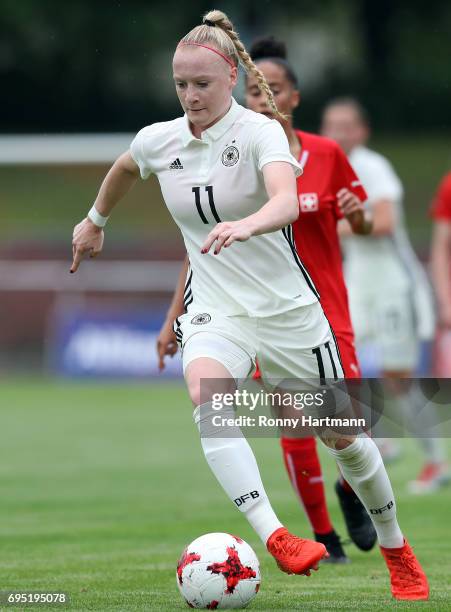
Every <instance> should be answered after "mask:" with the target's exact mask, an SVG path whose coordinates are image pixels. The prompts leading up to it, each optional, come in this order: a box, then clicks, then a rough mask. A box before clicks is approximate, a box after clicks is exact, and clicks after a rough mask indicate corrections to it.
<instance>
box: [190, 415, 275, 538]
mask: <svg viewBox="0 0 451 612" xmlns="http://www.w3.org/2000/svg"><path fill="white" fill-rule="evenodd" d="M193 416H194V421H195V423H196V424H197V426H198V428H199V431H200V435H201V443H202V448H203V451H204V454H205V458H206V460H207V462H208V465H209V466H210V468H211V471H212V472H213V474H214V475H215V476H216V478H217V480H218V482H219V484H220V485H221V486H222V488H223V489H224V491H225V492H226V494H227V496H228V497H229V499H231V500H232V501H233V502H234V503H235V505H236V506H237V507H238V508H239V510H241V512H243V513H244V514H245V516H246V518H247V520H248V521H249V523H250V524H251V526H252V527H253V529H254V530H255V531H256V532H257V534H258V535H259V537H260V538H261V540H262V542H263V544H265V545H266V542H267V540H268V538H269V536H270V535H271V534H272V533H273V532H274V531H275V530H276V529H278V528H279V527H282V523H281V522H280V521H279V519H278V518H277V516H276V514H275V512H274V510H273V509H272V507H271V504H270V502H269V499H268V497H267V495H266V491H265V489H264V487H263V483H262V480H261V477H260V472H259V469H258V465H257V461H256V460H255V456H254V453H253V452H252V449H251V447H250V446H249V443H248V441H247V440H246V438H245V437H244V436H243V434H242V432H241V430H240V428H239V427H236V426H228V425H214V424H213V423H214V422H213V421H212V418H213V417H220V418H221V419H222V418H234V411H233V409H232V408H230V409H229V410H227V409H226V408H225V407H223V408H222V409H221V410H220V411H215V410H213V409H212V407H211V403H206V404H202V405H201V406H198V407H197V408H196V409H195V410H194V414H193Z"/></svg>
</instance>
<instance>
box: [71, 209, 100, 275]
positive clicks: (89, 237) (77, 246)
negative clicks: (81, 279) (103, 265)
mask: <svg viewBox="0 0 451 612" xmlns="http://www.w3.org/2000/svg"><path fill="white" fill-rule="evenodd" d="M103 240H104V233H103V229H102V228H101V227H98V226H97V225H94V223H93V222H92V221H91V220H90V219H88V218H87V217H86V219H83V221H82V222H81V223H79V224H78V225H76V226H75V228H74V233H73V237H72V255H73V261H72V266H71V268H70V271H71V273H73V272H76V271H77V270H78V267H79V265H80V263H81V260H82V259H83V257H84V256H85V255H86V254H87V253H89V256H90V257H97V255H98V254H99V253H100V252H101V250H102V247H103Z"/></svg>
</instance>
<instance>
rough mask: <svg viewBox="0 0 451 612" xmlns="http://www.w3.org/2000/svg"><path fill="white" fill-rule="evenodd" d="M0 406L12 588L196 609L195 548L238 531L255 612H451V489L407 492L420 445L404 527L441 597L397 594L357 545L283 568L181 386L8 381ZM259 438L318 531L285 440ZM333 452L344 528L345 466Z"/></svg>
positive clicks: (412, 450)
mask: <svg viewBox="0 0 451 612" xmlns="http://www.w3.org/2000/svg"><path fill="white" fill-rule="evenodd" d="M0 402H1V403H0V430H1V445H0V448H1V451H0V453H1V454H0V590H3V591H5V590H14V591H35V592H36V591H39V592H60V591H65V592H67V593H68V594H69V596H70V598H71V601H70V604H69V605H68V606H64V607H61V606H60V607H59V608H58V607H57V609H71V610H97V611H104V610H105V611H107V610H126V611H128V610H179V609H180V610H184V609H187V607H186V604H185V603H184V602H183V601H182V600H181V598H180V597H179V594H178V592H177V587H176V584H175V565H176V561H177V559H178V557H179V555H180V553H181V551H182V549H183V547H184V546H185V545H186V544H187V543H189V542H190V541H191V540H193V539H194V538H195V537H197V536H199V535H201V534H203V533H206V532H209V531H226V532H231V533H236V534H239V535H240V536H241V537H243V538H244V539H245V540H247V541H248V542H249V544H250V545H251V546H252V547H253V548H254V549H255V551H256V553H257V555H258V557H259V559H260V562H261V569H262V586H261V590H260V593H259V595H258V596H257V597H256V598H255V599H254V601H253V602H252V603H251V605H250V608H249V609H252V610H326V609H327V610H330V609H332V610H335V609H336V610H365V609H369V610H386V609H387V608H402V609H414V608H415V609H421V610H450V609H451V580H450V573H451V550H450V540H451V538H450V535H451V527H450V520H449V512H450V510H449V509H450V507H451V488H450V489H447V490H444V491H443V492H441V493H440V494H437V495H434V496H430V497H410V496H408V495H407V494H406V491H405V483H406V481H407V480H408V479H410V478H411V477H413V476H414V475H415V473H416V470H417V469H418V468H419V467H420V464H421V455H420V453H419V452H418V450H417V448H416V445H415V444H414V443H413V442H410V441H409V442H405V444H404V451H405V452H404V455H403V457H402V459H400V460H399V461H398V462H397V463H395V464H393V466H390V474H391V477H392V480H393V484H394V487H395V490H396V491H397V494H398V514H399V519H400V523H401V526H402V528H403V530H404V531H405V533H406V534H407V536H408V537H409V539H410V541H411V544H413V546H414V547H415V550H416V552H417V554H418V556H419V557H420V559H421V561H422V563H423V565H424V567H425V569H426V571H427V573H428V575H429V578H430V583H431V591H432V594H431V600H430V602H427V603H417V604H410V603H406V602H397V603H396V602H394V601H393V600H392V599H391V596H390V593H389V583H388V575H387V572H386V569H385V566H384V563H383V561H382V558H381V556H380V554H379V552H378V550H376V549H375V550H373V551H372V552H371V553H362V552H360V551H358V550H357V549H356V548H355V547H353V546H351V545H349V546H347V552H348V554H349V556H350V557H351V560H352V563H350V564H349V565H346V566H339V567H336V566H330V565H323V566H322V567H321V568H320V571H319V572H317V573H314V574H313V575H312V577H310V578H306V577H303V576H301V577H298V576H287V575H285V574H283V573H281V572H280V571H279V570H278V569H277V568H276V565H275V563H274V561H273V559H272V558H271V557H270V556H269V555H268V554H267V553H266V551H265V549H264V547H263V546H262V544H261V543H260V541H259V540H258V538H257V537H256V536H255V534H254V533H253V531H252V530H251V529H250V528H249V527H248V525H247V522H246V520H245V519H244V517H243V516H242V515H241V514H240V512H238V511H237V510H236V509H235V508H234V507H233V505H232V503H231V502H230V501H228V500H227V499H226V497H225V496H224V494H223V493H222V491H221V489H220V487H219V485H218V484H217V483H216V480H215V479H214V477H213V475H212V474H211V473H210V471H209V469H208V466H207V465H206V463H205V461H204V458H203V456H202V453H201V449H200V445H199V441H198V436H197V433H196V429H195V426H194V424H193V421H192V418H191V408H190V404H189V401H188V398H187V396H186V392H185V390H184V388H183V387H182V386H177V385H175V384H174V385H158V384H155V385H150V384H143V385H119V384H117V385H109V386H107V385H100V384H85V383H83V384H68V383H67V384H66V383H52V382H49V381H39V380H37V381H22V380H15V381H9V382H8V381H3V382H2V383H0ZM251 444H252V446H253V447H254V450H255V452H256V455H257V457H258V460H259V463H260V467H261V471H262V475H263V480H264V483H265V485H266V488H267V491H268V493H269V495H270V498H271V500H272V503H273V505H274V507H275V509H276V511H277V512H278V514H279V515H280V518H281V520H282V521H283V522H285V524H286V525H287V526H288V527H289V528H290V529H291V530H292V531H294V532H296V533H298V534H300V535H307V536H309V535H310V530H309V527H308V524H307V521H306V519H305V517H304V514H303V512H302V510H301V508H300V506H299V503H298V501H297V500H296V498H295V495H294V493H293V491H292V490H291V487H290V485H289V483H288V479H287V476H286V474H285V470H284V468H283V466H282V458H281V453H280V449H279V445H278V441H277V440H274V439H260V440H252V441H251ZM322 457H323V466H324V469H325V473H326V480H327V487H328V499H329V502H330V508H331V512H332V515H333V519H334V521H335V524H336V527H337V529H338V531H339V532H340V534H341V535H343V536H344V535H345V532H344V526H343V521H342V518H341V516H340V513H339V510H338V507H337V502H336V500H335V497H334V494H333V491H332V484H333V481H334V479H335V476H336V471H335V467H334V465H333V463H332V461H331V460H330V459H329V458H328V457H326V456H325V454H324V453H323V452H322ZM39 608H40V609H41V610H42V609H50V608H49V607H45V608H44V607H43V606H39ZM1 609H2V610H6V609H8V610H9V609H11V610H12V609H13V608H9V607H8V608H7V607H6V606H3V608H1ZM15 609H18V608H17V607H16V608H15ZM21 609H24V608H21ZM25 609H27V610H28V609H32V608H31V607H28V608H25ZM53 609H55V606H53Z"/></svg>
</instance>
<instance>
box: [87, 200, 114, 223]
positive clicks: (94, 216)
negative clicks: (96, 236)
mask: <svg viewBox="0 0 451 612" xmlns="http://www.w3.org/2000/svg"><path fill="white" fill-rule="evenodd" d="M88 218H89V219H91V221H92V222H93V223H94V225H97V227H105V225H106V222H107V221H108V219H109V217H104V216H103V215H101V214H100V213H99V212H98V210H97V208H96V207H95V205H94V206H93V207H92V208H91V210H90V211H89V212H88Z"/></svg>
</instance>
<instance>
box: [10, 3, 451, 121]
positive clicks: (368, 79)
mask: <svg viewBox="0 0 451 612" xmlns="http://www.w3.org/2000/svg"><path fill="white" fill-rule="evenodd" d="M211 6H212V5H211V3H210V2H207V1H205V0H191V1H190V2H186V3H184V4H183V5H180V4H178V5H177V6H176V7H175V8H173V9H172V8H171V6H170V5H168V3H167V2H163V1H162V0H127V1H125V0H113V1H111V0H110V1H107V0H97V1H96V2H92V1H91V2H89V1H88V0H67V1H66V2H64V3H63V2H59V1H58V0H39V1H37V0H20V1H19V2H18V1H17V0H0V32H1V36H0V79H1V83H2V93H3V105H2V111H3V112H2V114H1V116H0V130H1V131H3V132H30V131H31V132H58V131H120V130H122V131H124V130H127V131H128V130H130V131H134V130H136V129H137V128H139V127H140V126H142V125H144V124H146V123H150V122H152V121H157V120H163V119H168V118H171V117H172V116H176V115H177V114H179V112H180V109H179V106H178V102H177V100H176V97H175V95H174V92H173V87H172V82H171V56H172V53H173V50H174V47H175V46H176V44H177V41H178V40H179V39H180V37H181V36H182V35H184V34H185V33H186V32H187V31H188V30H189V29H190V28H191V27H193V26H195V25H196V24H198V23H199V22H200V17H201V15H202V14H203V13H204V12H206V11H207V10H208V9H210V8H211ZM221 8H223V10H225V11H226V12H228V13H229V14H230V16H231V18H232V19H233V20H234V22H235V24H236V26H237V28H238V30H239V31H240V33H241V35H242V37H243V40H244V41H245V42H246V43H248V42H250V40H251V39H252V38H253V37H254V36H257V35H261V34H265V33H275V34H277V35H278V36H282V37H284V38H286V39H287V41H288V43H289V50H290V54H291V58H292V61H293V62H294V63H295V64H296V66H297V68H299V76H300V82H301V87H302V94H303V103H302V105H301V108H300V111H299V113H300V118H302V125H303V126H304V127H305V128H309V129H312V128H314V127H315V126H316V124H317V121H318V115H319V109H320V108H321V106H322V105H323V104H324V102H325V101H326V100H327V99H328V98H330V97H332V96H335V95H341V94H343V93H352V94H356V95H358V96H359V97H360V98H361V99H362V101H363V103H364V104H365V105H366V106H368V107H369V110H370V113H371V116H372V117H373V120H374V123H375V125H376V126H377V127H379V128H385V129H394V128H396V129H405V130H408V129H410V128H411V127H412V126H415V127H417V128H419V127H424V128H440V129H443V128H444V127H447V128H449V127H450V121H449V109H450V108H451V86H450V85H451V72H450V70H449V58H450V57H451V37H450V36H449V32H450V31H451V3H450V2H449V0H430V1H429V2H428V3H427V4H426V3H424V2H421V1H420V0H410V1H408V0H379V1H378V2H374V0H349V1H348V2H343V1H342V0H323V2H321V3H318V2H314V1H313V0H282V1H279V2H274V1H270V0H247V1H246V2H242V1H238V0H236V1H235V0H223V2H222V4H221Z"/></svg>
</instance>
